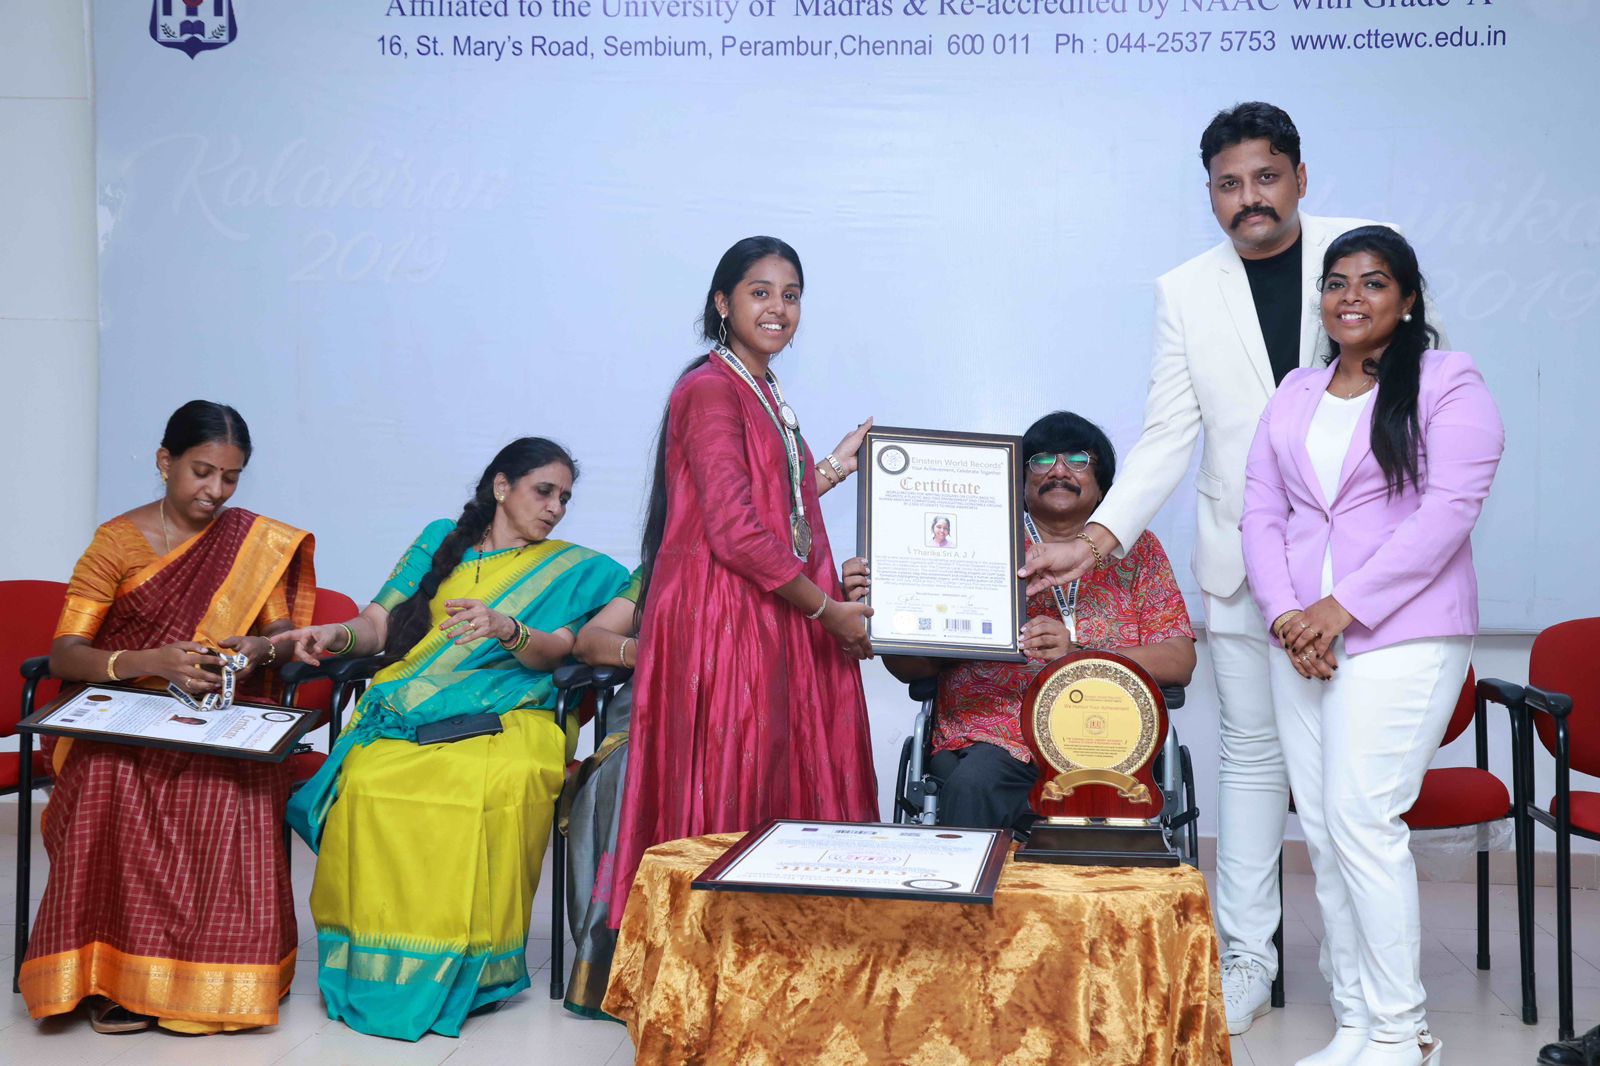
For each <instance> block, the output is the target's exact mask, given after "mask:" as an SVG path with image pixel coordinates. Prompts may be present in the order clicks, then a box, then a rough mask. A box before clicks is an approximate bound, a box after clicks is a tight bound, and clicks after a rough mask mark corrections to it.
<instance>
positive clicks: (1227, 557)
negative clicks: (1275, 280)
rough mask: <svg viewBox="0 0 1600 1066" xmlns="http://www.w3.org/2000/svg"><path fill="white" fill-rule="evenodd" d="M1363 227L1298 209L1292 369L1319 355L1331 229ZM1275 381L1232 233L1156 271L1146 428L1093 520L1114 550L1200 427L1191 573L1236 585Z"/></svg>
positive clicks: (1226, 589) (1205, 581)
mask: <svg viewBox="0 0 1600 1066" xmlns="http://www.w3.org/2000/svg"><path fill="white" fill-rule="evenodd" d="M1368 225H1372V223H1370V222H1366V221H1364V220H1362V219H1358V218H1316V217H1314V216H1311V215H1307V214H1304V213H1302V214H1301V215H1300V231H1301V234H1302V238H1303V243H1302V245H1301V253H1300V256H1301V272H1302V275H1303V277H1302V279H1301V283H1300V295H1301V302H1300V365H1301V366H1310V365H1311V364H1312V362H1313V360H1316V361H1319V362H1320V360H1321V359H1322V358H1323V357H1325V356H1326V355H1327V354H1328V335H1327V334H1326V333H1325V332H1324V331H1323V329H1322V315H1321V312H1320V308H1319V295H1318V293H1317V276H1318V275H1319V274H1321V273H1322V254H1323V252H1324V251H1325V250H1326V249H1327V247H1328V242H1330V241H1332V240H1333V239H1334V238H1335V237H1337V236H1338V235H1339V234H1341V233H1344V232H1345V231H1346V230H1351V229H1355V228H1356V227H1357V226H1368ZM1276 388H1277V385H1276V383H1274V381H1273V380H1272V364H1271V362H1270V361H1269V360H1268V358H1267V342H1266V341H1265V339H1263V337H1262V334H1261V323H1260V322H1259V320H1257V318H1256V305H1255V301H1254V299H1253V298H1252V297H1251V295H1250V279H1249V278H1247V277H1246V276H1245V272H1244V263H1243V262H1242V261H1241V260H1240V258H1239V253H1238V252H1237V251H1236V250H1235V249H1234V247H1233V243H1232V242H1231V241H1223V242H1222V243H1221V244H1219V245H1217V246H1216V247H1215V248H1212V249H1211V250H1210V251H1208V252H1204V253H1202V254H1200V255H1197V256H1195V257H1194V258H1193V259H1191V260H1189V261H1188V262H1187V263H1184V264H1183V265H1182V266H1179V267H1177V268H1175V269H1173V270H1170V271H1168V272H1167V273H1165V274H1163V275H1161V277H1159V278H1157V279H1156V331H1155V359H1154V361H1153V363H1152V365H1151V368H1150V395H1149V398H1148V399H1147V400H1146V401H1145V411H1144V432H1143V433H1141V434H1140V436H1139V442H1138V443H1137V444H1135V445H1134V446H1133V450H1132V451H1131V452H1129V453H1128V455H1127V457H1126V458H1124V459H1123V460H1122V462H1121V463H1119V464H1118V469H1117V477H1116V481H1115V482H1114V483H1113V484H1112V486H1111V491H1110V492H1108V493H1106V498H1105V499H1104V500H1102V501H1101V503H1100V506H1099V507H1098V508H1096V510H1095V513H1094V517H1093V518H1092V519H1090V520H1091V521H1094V522H1098V523H1100V524H1101V525H1102V526H1105V527H1106V528H1107V529H1109V530H1110V531H1111V532H1112V533H1113V534H1114V535H1115V536H1116V538H1117V540H1118V541H1119V542H1120V543H1121V544H1122V545H1123V546H1124V548H1122V549H1119V550H1118V554H1121V553H1122V551H1124V550H1125V548H1126V546H1128V545H1131V544H1133V542H1134V541H1136V540H1138V539H1139V534H1140V533H1142V532H1144V530H1145V528H1146V527H1147V526H1148V525H1149V524H1150V521H1151V519H1153V518H1155V515H1156V512H1157V511H1159V510H1160V509H1161V505H1162V504H1164V503H1166V501H1167V497H1169V496H1171V495H1172V490H1173V489H1175V488H1177V487H1178V482H1180V481H1181V480H1183V475H1184V474H1185V473H1186V472H1187V471H1188V469H1189V459H1190V457H1191V456H1193V454H1194V445H1195V439H1196V438H1197V437H1199V436H1200V430H1201V428H1202V427H1204V429H1205V444H1204V447H1203V450H1202V451H1201V453H1200V469H1199V471H1198V472H1197V473H1196V474H1195V489H1196V490H1197V492H1198V496H1199V514H1198V517H1197V521H1196V529H1195V542H1194V558H1193V565H1194V574H1195V578H1196V580H1198V581H1199V583H1200V587H1201V588H1202V589H1204V590H1205V591H1206V592H1208V593H1210V594H1211V595H1213V596H1231V595H1233V594H1234V593H1235V592H1237V591H1238V590H1239V586H1241V585H1243V584H1244V550H1243V547H1242V544H1241V540H1240V536H1239V517H1240V515H1241V514H1242V513H1243V511H1244V468H1245V459H1246V457H1247V456H1248V454H1249V452H1250V442H1251V441H1252V440H1253V439H1255V435H1256V424H1257V423H1258V422H1259V421H1260V420H1261V412H1262V411H1263V410H1264V409H1265V408H1266V406H1267V400H1268V399H1269V398H1271V396H1272V393H1273V391H1274V390H1275V389H1276Z"/></svg>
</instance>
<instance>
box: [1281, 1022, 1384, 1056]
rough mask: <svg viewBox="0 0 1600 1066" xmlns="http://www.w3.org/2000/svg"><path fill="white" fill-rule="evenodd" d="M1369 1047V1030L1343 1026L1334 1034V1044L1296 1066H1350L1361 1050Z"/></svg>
mask: <svg viewBox="0 0 1600 1066" xmlns="http://www.w3.org/2000/svg"><path fill="white" fill-rule="evenodd" d="M1366 1046H1367V1029H1366V1027H1365V1026H1363V1027H1361V1028H1359V1029H1358V1028H1356V1027H1355V1026H1353V1025H1341V1026H1339V1028H1338V1030H1337V1031H1336V1032H1335V1033H1334V1034H1333V1042H1332V1043H1331V1044H1329V1045H1328V1046H1327V1047H1325V1048H1323V1049H1322V1050H1321V1051H1319V1052H1317V1053H1316V1054H1315V1055H1307V1056H1306V1057H1305V1058H1303V1059H1301V1060H1300V1061H1299V1062H1296V1063H1295V1064H1294V1066H1350V1064H1351V1063H1352V1062H1354V1061H1355V1058H1356V1056H1357V1055H1359V1054H1360V1053H1361V1049H1362V1048H1364V1047H1366Z"/></svg>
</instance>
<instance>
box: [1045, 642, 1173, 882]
mask: <svg viewBox="0 0 1600 1066" xmlns="http://www.w3.org/2000/svg"><path fill="white" fill-rule="evenodd" d="M1022 735H1023V738H1024V739H1025V740H1026V741H1027V743H1028V747H1029V749H1030V750H1031V751H1032V752H1033V759H1034V764H1035V765H1036V766H1038V768H1039V780H1038V781H1037V782H1035V783H1034V786H1033V791H1032V792H1031V793H1030V795H1029V798H1030V800H1031V802H1032V805H1033V809H1034V810H1035V811H1037V812H1038V814H1039V820H1038V821H1036V822H1034V824H1033V830H1032V832H1031V833H1030V834H1029V837H1028V842H1027V843H1026V844H1024V845H1023V846H1022V849H1021V850H1020V851H1019V852H1018V853H1017V858H1018V859H1025V860H1030V861H1033V862H1058V863H1070V864H1073V865H1076V866H1176V865H1177V864H1178V861H1179V860H1178V853H1177V851H1176V850H1175V849H1174V848H1173V846H1172V839H1171V834H1170V832H1169V831H1168V829H1167V827H1166V825H1165V824H1164V823H1163V822H1162V820H1161V812H1162V807H1163V806H1164V800H1163V798H1162V795H1161V789H1160V787H1159V786H1158V785H1157V784H1156V783H1155V779H1154V777H1153V776H1152V773H1151V769H1150V764H1151V762H1152V761H1153V760H1154V759H1155V757H1156V753H1157V752H1158V751H1160V750H1161V745H1162V742H1163V741H1165V740H1166V736H1167V705H1166V701H1165V700H1163V699H1162V697H1161V689H1160V688H1159V687H1158V686H1157V685H1156V683H1155V682H1154V681H1153V680H1151V678H1150V675H1149V674H1147V673H1146V672H1145V671H1144V669H1143V668H1142V667H1140V666H1139V665H1138V664H1137V663H1135V662H1133V661H1131V660H1129V659H1126V658H1124V657H1122V656H1121V655H1117V654H1115V653H1113V652H1100V651H1079V652H1073V653H1072V654H1070V655H1064V656H1062V657H1061V658H1059V659H1056V660H1055V661H1054V662H1052V663H1050V664H1049V665H1048V666H1046V667H1045V668H1044V669H1043V670H1041V671H1039V676H1038V677H1037V678H1035V679H1034V682H1033V684H1032V685H1031V686H1029V688H1028V693H1027V695H1026V696H1025V697H1024V698H1023V701H1022Z"/></svg>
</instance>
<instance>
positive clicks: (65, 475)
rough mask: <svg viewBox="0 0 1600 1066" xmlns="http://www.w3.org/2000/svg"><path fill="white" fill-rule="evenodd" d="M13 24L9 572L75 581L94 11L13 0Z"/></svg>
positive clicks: (88, 304)
mask: <svg viewBox="0 0 1600 1066" xmlns="http://www.w3.org/2000/svg"><path fill="white" fill-rule="evenodd" d="M0 26H3V27H4V32H3V33H0V373H3V374H4V389H3V393H0V394H3V395H4V400H3V406H0V457H3V458H0V499H3V500H5V501H6V507H5V511H6V515H7V519H6V521H4V522H0V579H6V578H55V579H58V580H65V577H66V575H67V574H68V573H69V572H70V571H71V569H72V564H73V562H74V561H76V559H77V557H78V555H79V553H80V552H82V551H83V549H84V547H85V546H86V545H87V544H88V543H89V536H90V535H91V534H92V533H93V531H94V525H95V513H94V508H95V489H96V484H95V471H96V447H97V442H98V433H97V420H98V406H99V405H98V390H99V386H98V380H99V372H98V364H97V358H96V349H97V344H98V340H97V335H96V334H97V326H98V319H99V312H98V307H97V288H96V285H97V282H96V277H97V275H96V266H95V236H94V232H95V202H94V114H93V108H92V98H91V85H90V64H89V33H88V12H87V8H86V6H85V5H84V4H83V3H81V2H79V0H57V2H54V3H46V4H39V3H23V2H22V0H0Z"/></svg>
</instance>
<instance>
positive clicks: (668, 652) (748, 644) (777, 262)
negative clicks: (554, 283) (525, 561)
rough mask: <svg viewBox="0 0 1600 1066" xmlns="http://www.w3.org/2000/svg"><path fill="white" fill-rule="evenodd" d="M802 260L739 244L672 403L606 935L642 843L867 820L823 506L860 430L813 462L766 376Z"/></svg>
mask: <svg viewBox="0 0 1600 1066" xmlns="http://www.w3.org/2000/svg"><path fill="white" fill-rule="evenodd" d="M804 286H805V276H804V273H803V272H802V270H801V267H800V258H799V256H798V255H797V254H796V253H795V250H794V249H793V248H791V247H789V245H787V244H785V243H784V242H783V241H780V240H777V239H776V238H773V237H749V238H746V239H745V240H742V241H740V242H739V243H737V244H735V245H734V246H733V247H732V248H730V249H728V251H727V252H726V253H725V254H724V255H723V256H722V260H721V261H720V262H719V263H718V264H717V269H716V272H715V274H713V275H712V279H711V286H710V290H709V291H708V292H707V294H706V304H705V313H704V317H703V319H702V323H701V326H702V333H703V334H704V336H705V339H706V341H707V342H708V343H710V344H711V345H712V350H711V352H710V353H709V354H707V355H705V356H702V357H700V358H699V359H696V360H695V361H694V362H693V363H691V364H690V365H689V367H688V369H687V370H686V371H685V372H684V374H683V376H682V377H681V378H679V380H678V383H677V385H676V387H675V388H674V389H673V390H672V397H671V399H670V400H669V401H668V403H667V413H666V416H665V418H664V420H663V422H662V427H661V438H660V440H659V442H658V444H657V446H656V469H655V482H654V485H653V487H652V489H651V496H650V510H649V515H648V517H647V520H646V527H645V534H644V544H643V549H642V556H643V558H642V569H643V575H644V576H643V593H642V595H641V598H640V603H641V604H642V608H641V610H642V628H641V630H640V634H639V648H640V649H641V658H640V662H639V670H638V677H637V680H636V683H635V686H634V712H633V715H634V717H633V723H632V730H633V738H632V740H631V742H630V743H631V745H632V749H633V751H632V754H631V756H630V762H629V766H628V780H627V785H626V788H625V791H624V795H623V808H622V821H621V827H620V830H619V833H618V844H617V859H616V866H615V869H614V871H613V879H612V891H613V899H612V904H611V922H612V924H613V925H620V923H621V919H622V914H623V908H624V903H625V900H626V896H627V893H628V889H629V887H630V886H631V885H632V883H633V877H634V872H635V871H636V870H637V868H638V865H639V859H640V857H641V856H642V855H643V854H644V851H645V849H647V848H649V847H650V846H651V845H653V844H657V843H660V842H662V841H665V840H676V839H679V838H682V837H689V836H698V835H700V834H703V833H723V832H733V831H742V830H747V829H751V828H753V827H755V826H757V825H759V824H760V823H761V822H763V821H765V820H766V819H768V818H774V817H786V818H807V819H830V820H840V821H873V820H876V818H877V816H878V810H877V781H876V778H875V776H874V774H873V769H872V748H871V744H870V742H869V739H868V736H867V707H866V699H865V697H864V695H863V694H862V690H861V673H860V668H859V667H858V666H857V662H856V661H857V660H858V659H860V658H863V657H864V656H866V655H867V654H868V653H869V650H870V648H869V645H868V643H867V633H866V616H867V615H868V614H870V613H871V611H870V608H867V607H866V606H865V605H863V604H857V603H850V602H847V601H846V600H845V599H844V595H843V591H842V589H841V587H840V584H839V577H838V571H837V569H836V568H835V566H834V560H833V552H832V549H831V548H830V546H829V543H828V533H827V530H826V529H825V528H824V526H823V522H822V511H821V508H820V506H819V497H820V496H821V494H822V493H824V492H827V491H828V490H829V489H831V488H833V487H835V486H837V485H839V484H842V483H843V482H844V480H845V479H846V478H847V477H849V476H850V475H851V474H852V473H854V471H855V467H856V450H857V448H859V447H860V444H861V439H862V437H863V436H864V435H865V433H866V429H867V427H868V425H869V424H870V420H869V422H864V423H862V424H861V425H860V426H858V427H857V428H856V429H855V430H854V431H853V432H851V433H850V434H849V435H848V436H846V437H845V439H844V440H842V441H840V442H839V445H838V447H836V448H835V449H834V450H833V453H832V454H830V455H827V456H824V457H823V458H822V459H821V460H817V459H815V458H814V457H813V455H812V454H811V452H810V450H809V449H808V448H807V447H806V444H805V441H804V439H803V438H802V437H801V435H800V427H799V419H798V417H797V416H796V415H795V413H794V411H793V409H792V408H790V406H789V405H788V404H787V403H785V402H784V398H783V389H782V386H781V385H780V384H779V383H778V380H777V378H776V376H775V375H774V374H773V373H772V369H771V364H772V363H773V361H774V360H775V358H776V357H777V355H778V354H779V353H780V352H782V351H783V349H784V348H785V347H786V346H787V345H788V344H789V342H790V341H791V340H793V339H794V335H795V330H796V329H797V328H798V327H799V325H800V298H801V293H802V292H803V290H804Z"/></svg>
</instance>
